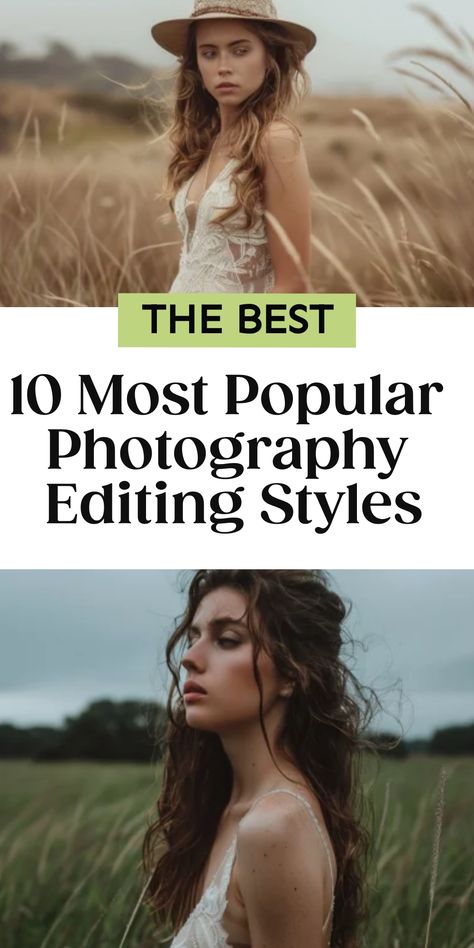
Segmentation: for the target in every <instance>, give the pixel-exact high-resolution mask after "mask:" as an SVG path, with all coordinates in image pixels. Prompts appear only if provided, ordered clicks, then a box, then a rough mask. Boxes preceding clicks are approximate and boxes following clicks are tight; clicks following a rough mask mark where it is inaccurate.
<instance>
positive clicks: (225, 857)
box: [193, 833, 237, 912]
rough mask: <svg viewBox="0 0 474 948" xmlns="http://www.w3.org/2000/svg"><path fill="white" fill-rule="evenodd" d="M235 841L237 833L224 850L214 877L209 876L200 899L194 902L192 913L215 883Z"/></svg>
mask: <svg viewBox="0 0 474 948" xmlns="http://www.w3.org/2000/svg"><path fill="white" fill-rule="evenodd" d="M236 840H237V833H234V836H233V839H232V842H231V844H230V846H228V847H227V849H226V851H225V853H224V855H223V857H222V859H221V861H220V863H219V864H218V866H217V869H216V871H215V872H214V875H212V876H211V878H210V879H209V882H208V883H207V885H206V886H205V888H204V889H203V890H202V894H201V897H200V898H199V899H198V901H197V902H196V905H195V906H194V909H193V912H195V911H196V909H197V907H198V906H199V905H200V904H201V902H202V900H203V899H204V896H205V895H206V894H207V892H208V891H209V889H210V888H211V886H212V885H213V884H214V882H215V881H216V879H217V876H218V875H219V873H220V871H221V869H222V867H223V866H224V865H225V862H226V859H227V858H228V855H229V853H230V851H231V849H233V847H234V846H235V843H236Z"/></svg>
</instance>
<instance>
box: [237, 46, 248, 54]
mask: <svg viewBox="0 0 474 948" xmlns="http://www.w3.org/2000/svg"><path fill="white" fill-rule="evenodd" d="M235 52H236V53H237V55H238V56H243V55H244V53H246V52H247V49H246V48H245V46H242V47H240V46H239V47H237V49H236V50H235Z"/></svg>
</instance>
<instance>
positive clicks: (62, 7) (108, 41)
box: [0, 0, 474, 93]
mask: <svg viewBox="0 0 474 948" xmlns="http://www.w3.org/2000/svg"><path fill="white" fill-rule="evenodd" d="M276 5H277V9H278V13H279V15H280V16H281V17H282V18H283V19H285V18H286V19H289V20H296V21H297V22H303V23H306V24H307V25H308V26H310V27H311V28H312V29H314V31H315V32H316V33H317V34H318V38H319V42H318V46H317V48H316V50H315V51H314V52H313V53H312V54H311V55H310V56H309V58H308V60H307V65H308V71H309V73H310V75H311V78H312V81H313V85H314V91H316V92H318V91H320V92H346V93H347V92H349V93H350V92H357V93H359V92H369V93H377V92H387V91H390V90H394V91H401V90H403V89H405V88H406V80H402V79H400V77H397V76H396V75H395V74H394V73H393V72H391V71H390V69H389V67H388V65H387V63H386V57H387V56H388V55H389V54H390V53H392V52H393V51H395V50H397V49H399V48H400V47H406V46H420V45H421V46H431V45H433V44H435V45H436V46H437V48H443V49H445V50H447V51H450V52H453V51H454V52H456V50H455V49H453V47H452V46H450V43H449V41H448V40H447V39H446V38H443V37H440V35H439V33H438V31H437V30H436V29H435V28H434V26H433V25H432V24H431V23H430V22H428V20H427V19H426V17H424V16H422V15H421V14H420V13H419V12H415V11H414V10H413V9H410V5H409V4H408V3H407V2H406V0H357V2H354V0H318V2H317V3H316V4H313V3H309V2H308V0H277V4H276ZM1 6H2V9H1V18H0V19H1V34H2V38H4V39H8V40H12V41H14V42H16V43H18V44H19V45H20V46H21V47H22V48H23V49H24V50H25V51H30V52H31V51H37V50H38V49H40V48H41V45H42V44H43V43H44V42H45V41H46V40H48V39H50V38H54V39H59V40H61V41H63V42H65V43H68V44H70V45H72V46H73V47H74V48H75V49H76V50H77V51H78V52H79V53H81V54H89V53H91V52H99V51H100V52H104V51H108V52H118V53H122V54H125V55H126V56H130V57H132V58H136V59H138V60H140V61H142V62H144V63H149V64H150V65H151V66H155V65H156V66H166V65H172V64H173V59H172V57H170V56H168V54H167V53H165V52H163V51H161V50H160V49H159V47H157V46H156V44H155V43H154V42H153V40H152V39H151V36H150V27H151V25H152V24H153V23H155V22H156V21H157V20H160V19H166V18H169V17H170V16H176V17H181V16H189V14H190V12H191V9H192V0H175V2H174V3H173V4H172V5H170V4H168V3H165V2H163V0H162V2H161V3H160V2H158V0H136V2H135V3H133V4H131V3H130V2H129V0H114V2H113V3H110V2H109V3H107V2H104V0H80V2H76V0H42V2H41V3H38V0H2V4H1ZM425 6H428V7H429V9H430V10H431V11H433V12H435V13H437V14H439V15H441V16H442V17H443V18H444V19H445V20H447V22H448V23H449V24H450V26H452V27H454V28H459V27H463V28H464V29H465V30H467V31H469V32H470V33H471V35H472V34H473V33H474V3H473V0H428V3H427V4H425ZM467 49H468V43H467V42H466V50H467ZM470 52H471V55H472V48H471V50H470ZM466 56H468V53H467V52H466ZM471 62H472V59H471ZM445 74H446V75H447V76H448V75H450V76H451V78H455V76H454V75H453V74H452V73H451V74H450V73H449V70H448V69H447V68H446V70H445ZM457 78H458V80H459V81H460V83H461V85H462V86H463V88H464V89H465V88H466V86H465V83H464V82H463V81H462V79H460V77H457ZM410 85H411V88H413V89H415V88H416V90H417V92H421V90H422V87H420V86H419V85H418V84H416V83H411V84H410Z"/></svg>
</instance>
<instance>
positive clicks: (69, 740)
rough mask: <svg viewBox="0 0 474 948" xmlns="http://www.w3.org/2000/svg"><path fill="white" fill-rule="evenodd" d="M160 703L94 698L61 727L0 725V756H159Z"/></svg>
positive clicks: (124, 758) (147, 758)
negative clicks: (96, 699)
mask: <svg viewBox="0 0 474 948" xmlns="http://www.w3.org/2000/svg"><path fill="white" fill-rule="evenodd" d="M165 727H166V714H165V711H164V708H162V707H161V706H160V705H156V704H151V703H149V704H146V703H144V702H143V701H133V700H129V701H111V700H108V699H102V700H99V701H93V702H92V703H91V704H89V705H88V706H87V708H85V710H84V711H82V712H81V713H80V714H78V715H77V716H75V717H67V718H66V719H65V721H64V724H63V725H62V727H58V728H52V727H31V728H20V727H15V726H14V725H12V724H0V758H2V757H3V758H5V757H10V758H13V757H26V758H29V759H32V760H73V759H76V760H102V761H132V762H137V763H138V762H142V761H150V760H152V759H158V758H159V757H160V756H161V755H162V742H163V738H164V734H165Z"/></svg>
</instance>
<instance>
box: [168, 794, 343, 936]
mask: <svg viewBox="0 0 474 948" xmlns="http://www.w3.org/2000/svg"><path fill="white" fill-rule="evenodd" d="M273 793H289V794H290V796H292V797H295V799H296V800H299V801H300V803H302V804H303V806H304V807H305V810H306V811H307V813H308V814H309V816H310V817H311V819H312V821H313V823H314V825H315V827H316V829H317V831H318V834H319V837H320V840H321V842H322V845H323V848H324V851H325V853H326V856H327V858H328V863H329V872H330V877H331V887H332V893H333V896H332V901H331V906H330V908H329V912H328V914H327V916H326V919H325V922H324V925H323V931H326V929H327V927H328V925H329V922H330V920H331V917H332V912H333V908H334V885H335V880H334V870H333V867H332V861H331V856H330V853H329V846H328V844H327V842H326V838H325V835H324V833H323V831H322V829H321V825H320V823H319V820H318V818H317V816H316V815H315V814H314V813H313V810H312V808H311V806H310V804H309V803H308V801H307V800H305V798H304V797H302V796H301V795H300V794H299V793H294V792H293V791H292V790H287V789H286V788H283V787H282V788H278V789H276V790H269V791H268V793H263V794H262V796H260V797H257V799H256V800H254V802H253V804H252V806H251V808H250V809H252V808H253V807H254V806H255V804H256V803H258V802H259V801H260V800H263V798H264V797H268V796H271V794H273ZM247 812H249V811H247ZM236 846H237V834H235V836H234V838H233V840H232V842H231V844H230V846H229V848H228V850H227V852H226V854H225V856H224V858H223V860H222V862H221V864H220V866H219V868H218V869H217V871H216V873H215V875H214V876H213V878H212V879H211V881H210V883H209V885H208V886H207V888H206V889H205V891H204V892H203V894H202V896H201V898H200V900H199V902H198V903H197V905H196V906H195V907H194V909H193V911H192V912H191V914H190V915H189V916H188V919H187V921H186V922H185V924H184V925H183V927H182V928H181V929H180V931H179V932H178V934H177V935H176V937H175V938H174V939H173V941H172V943H171V945H170V948H229V946H230V942H229V941H228V938H227V934H226V932H225V930H224V928H223V926H222V918H223V917H224V912H225V909H226V906H227V889H228V886H229V881H230V876H231V872H232V866H233V864H234V859H235V850H236Z"/></svg>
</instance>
